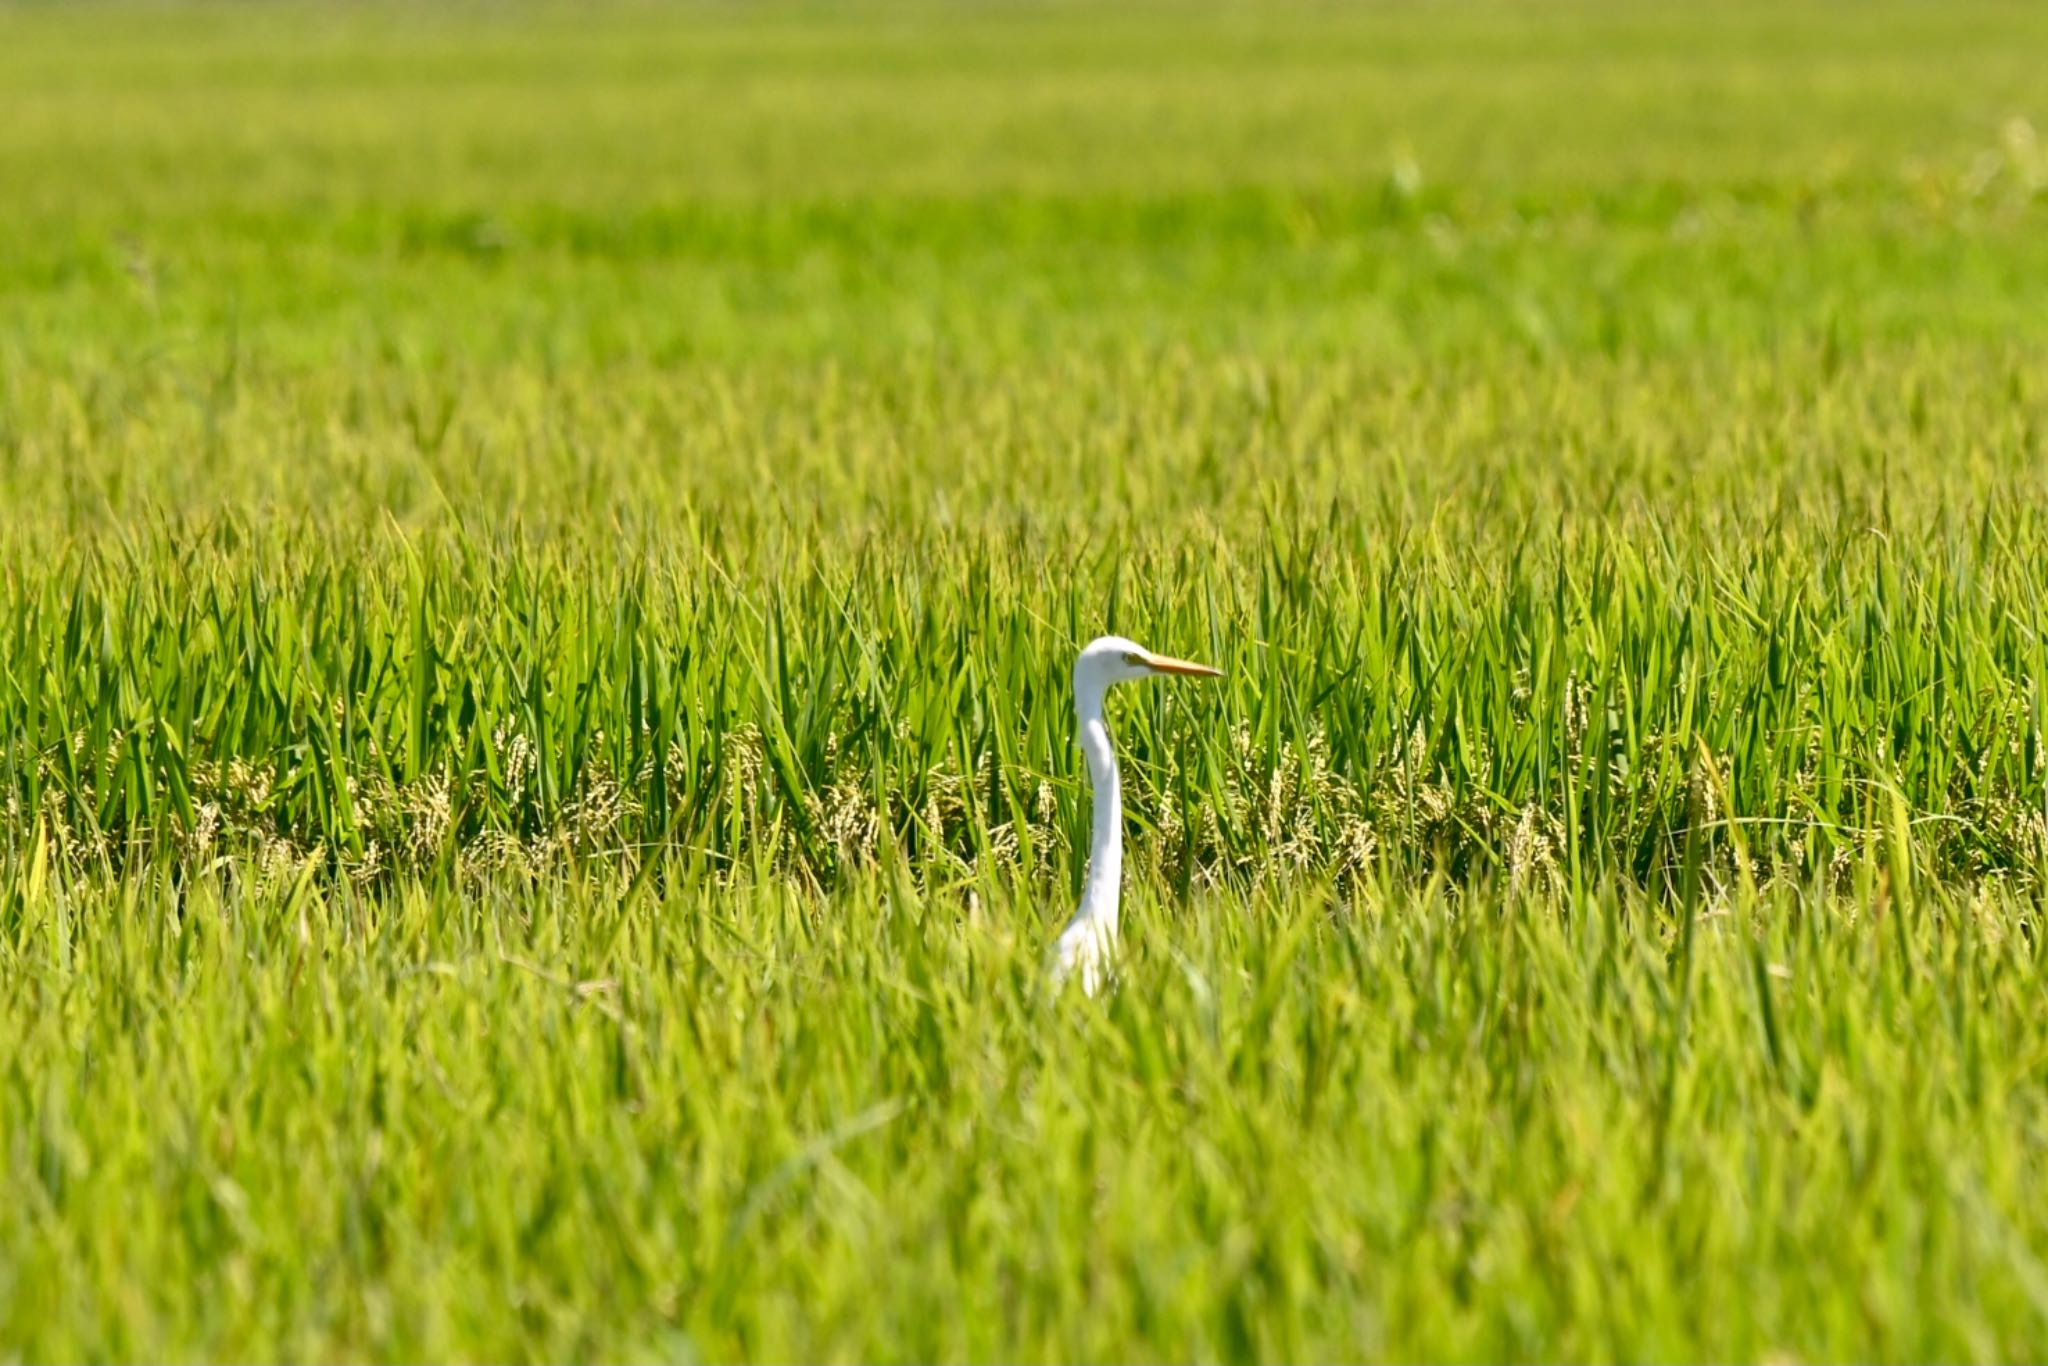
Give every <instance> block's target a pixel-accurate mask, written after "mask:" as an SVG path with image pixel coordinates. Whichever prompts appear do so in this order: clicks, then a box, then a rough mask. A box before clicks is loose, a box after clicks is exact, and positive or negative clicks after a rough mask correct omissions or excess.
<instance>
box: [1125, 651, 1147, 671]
mask: <svg viewBox="0 0 2048 1366" xmlns="http://www.w3.org/2000/svg"><path fill="white" fill-rule="evenodd" d="M1124 663H1126V664H1129V665H1131V666H1133V667H1134V668H1143V667H1144V665H1145V656H1143V655H1141V654H1139V653H1137V652H1136V651H1135V650H1126V651H1124Z"/></svg>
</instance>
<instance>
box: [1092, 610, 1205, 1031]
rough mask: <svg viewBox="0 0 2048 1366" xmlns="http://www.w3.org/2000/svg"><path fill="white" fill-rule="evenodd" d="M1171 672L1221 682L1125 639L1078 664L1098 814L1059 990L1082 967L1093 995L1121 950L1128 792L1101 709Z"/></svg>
mask: <svg viewBox="0 0 2048 1366" xmlns="http://www.w3.org/2000/svg"><path fill="white" fill-rule="evenodd" d="M1165 674H1181V675H1185V676H1187V677H1192V678H1221V677H1222V676H1223V671H1222V670H1221V669H1212V668H1210V667H1209V666H1208V665H1206V664H1194V663H1190V662H1189V661H1188V660H1185V659H1174V658H1172V657H1170V656H1167V655H1155V654H1153V653H1152V652H1151V651H1150V650H1148V649H1146V648H1145V647H1144V646H1142V645H1140V644H1138V643H1137V642H1136V641H1134V640H1125V639H1124V638H1123V637H1122V636H1102V637H1100V638H1099V639H1096V640H1091V641H1089V642H1088V643H1087V645H1085V646H1083V647H1082V649H1081V657H1080V658H1079V659H1077V660H1075V661H1074V719H1075V721H1076V722H1078V723H1079V725H1080V732H1081V735H1080V739H1081V753H1082V755H1083V756H1084V757H1085V758H1086V759H1087V761H1088V785H1089V787H1090V788H1091V789H1093V792H1094V798H1095V816H1094V820H1093V823H1092V829H1091V831H1090V834H1089V837H1088V880H1087V882H1086V883H1085V884H1083V886H1082V889H1081V908H1080V909H1079V910H1077V911H1075V912H1074V918H1073V919H1072V920H1069V921H1068V922H1067V928H1066V929H1064V930H1062V931H1061V932H1060V938H1059V943H1058V945H1057V947H1056V950H1055V954H1056V956H1055V961H1054V963H1053V970H1052V971H1053V982H1054V984H1055V985H1058V984H1059V983H1062V982H1065V981H1066V980H1067V978H1068V976H1069V975H1070V974H1073V973H1074V972H1076V971H1077V970H1078V972H1079V973H1080V977H1081V989H1082V990H1083V991H1085V992H1087V993H1088V994H1089V995H1090V996H1093V995H1094V994H1095V992H1096V989H1097V988H1098V987H1100V986H1101V985H1102V984H1103V983H1104V982H1105V981H1106V980H1108V974H1109V967H1110V960H1111V957H1112V956H1113V955H1114V954H1115V952H1116V918H1117V901H1118V899H1119V897H1120V892H1121V886H1122V883H1123V872H1124V803H1123V792H1122V788H1121V785H1120V784H1119V782H1118V780H1117V768H1116V748H1115V747H1114V746H1113V745H1111V744H1110V742H1109V724H1108V722H1107V721H1105V720H1104V719H1103V714H1102V708H1103V704H1104V702H1106V701H1107V700H1108V698H1109V689H1110V685H1111V684H1114V683H1127V682H1129V681H1131V680H1132V679H1136V678H1158V677H1160V676H1162V675H1165Z"/></svg>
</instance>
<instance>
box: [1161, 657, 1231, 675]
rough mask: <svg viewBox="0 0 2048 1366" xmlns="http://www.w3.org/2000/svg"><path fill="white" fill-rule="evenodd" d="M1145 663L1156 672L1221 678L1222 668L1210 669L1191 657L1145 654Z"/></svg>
mask: <svg viewBox="0 0 2048 1366" xmlns="http://www.w3.org/2000/svg"><path fill="white" fill-rule="evenodd" d="M1145 665H1146V667H1147V668H1149V669H1152V670H1153V671H1154V672H1156V673H1163V674H1185V675H1186V676H1187V677H1189V678H1221V677H1223V670H1221V669H1212V668H1210V667H1209V666H1208V665H1207V664H1197V663H1195V662H1194V661H1193V660H1191V659H1175V658H1174V657H1173V656H1172V655H1151V654H1148V655H1146V656H1145Z"/></svg>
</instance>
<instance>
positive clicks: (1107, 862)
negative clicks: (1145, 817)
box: [1074, 689, 1124, 936]
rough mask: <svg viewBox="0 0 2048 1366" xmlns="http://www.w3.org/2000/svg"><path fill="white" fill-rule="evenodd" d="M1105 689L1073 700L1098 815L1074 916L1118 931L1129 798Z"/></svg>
mask: <svg viewBox="0 0 2048 1366" xmlns="http://www.w3.org/2000/svg"><path fill="white" fill-rule="evenodd" d="M1103 697H1104V692H1103V690H1100V689H1098V690H1094V691H1092V692H1090V693H1083V694H1080V695H1078V696H1076V697H1075V698H1074V714H1075V717H1076V719H1077V720H1078V721H1079V722H1080V724H1081V754H1082V756H1083V757H1084V758H1086V759H1087V761H1088V785H1089V788H1090V790H1091V791H1092V793H1093V796H1094V802H1095V815H1094V819H1093V821H1092V822H1091V826H1090V830H1089V836H1088V880H1087V882H1086V883H1085V884H1083V886H1082V888H1081V909H1080V912H1079V913H1078V914H1077V915H1076V916H1075V917H1074V918H1075V919H1076V920H1077V921H1078V920H1090V921H1093V922H1095V923H1096V924H1098V925H1100V926H1101V927H1102V928H1103V929H1104V930H1105V931H1106V932H1107V933H1108V934H1110V935H1112V936H1114V935H1115V934H1116V916H1117V901H1118V897H1119V889H1120V888H1121V887H1122V885H1123V876H1124V801H1123V791H1122V787H1121V785H1120V783H1119V780H1118V777H1117V770H1116V749H1115V747H1114V746H1112V745H1111V744H1110V742H1109V725H1108V723H1107V722H1106V721H1105V720H1104V719H1103V715H1102V711H1103V707H1102V704H1103Z"/></svg>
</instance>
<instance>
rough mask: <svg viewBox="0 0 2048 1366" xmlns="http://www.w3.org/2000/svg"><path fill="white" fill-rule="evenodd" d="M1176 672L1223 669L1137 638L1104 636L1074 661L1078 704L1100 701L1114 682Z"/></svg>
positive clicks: (1207, 674)
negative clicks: (1157, 650) (1144, 643)
mask: <svg viewBox="0 0 2048 1366" xmlns="http://www.w3.org/2000/svg"><path fill="white" fill-rule="evenodd" d="M1172 674H1179V675H1182V676H1184V677H1188V678H1221V677H1222V676H1223V670H1221V669H1212V668H1210V667H1209V666H1208V665H1206V664H1196V663H1193V662H1191V661H1189V660H1185V659H1175V658H1173V657H1172V656H1171V655H1159V654H1154V653H1152V651H1150V650H1148V649H1146V648H1145V647H1144V646H1142V645H1140V644H1139V643H1138V642H1137V641H1135V640H1125V639H1124V638H1123V637H1122V636H1100V637H1098V638H1096V639H1094V640H1091V641H1089V642H1088V643H1087V644H1086V645H1084V646H1082V647H1081V657H1080V658H1079V659H1077V660H1075V661H1074V700H1075V704H1076V705H1077V706H1079V705H1081V704H1082V702H1083V701H1084V699H1089V698H1093V699H1096V700H1097V701H1100V699H1101V698H1102V696H1103V695H1104V694H1105V693H1107V692H1108V691H1109V686H1110V685H1111V684H1112V683H1128V682H1130V681H1131V680H1133V679H1137V678H1160V677H1165V676H1167V675H1172Z"/></svg>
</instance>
